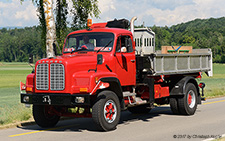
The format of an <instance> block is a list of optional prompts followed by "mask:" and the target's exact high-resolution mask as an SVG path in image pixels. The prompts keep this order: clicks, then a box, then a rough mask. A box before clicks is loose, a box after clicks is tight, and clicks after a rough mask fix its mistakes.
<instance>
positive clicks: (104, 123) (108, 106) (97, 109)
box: [92, 90, 121, 131]
mask: <svg viewBox="0 0 225 141" xmlns="http://www.w3.org/2000/svg"><path fill="white" fill-rule="evenodd" d="M120 111H121V110H120V102H119V99H118V97H117V95H116V94H115V93H114V92H112V91H108V90H105V91H102V92H100V93H99V94H98V97H97V101H96V102H95V104H94V105H93V107H92V118H93V120H94V122H95V123H96V125H97V127H98V128H99V129H100V130H103V131H109V130H114V129H116V126H117V124H118V123H119V120H120Z"/></svg>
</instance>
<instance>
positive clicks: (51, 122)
mask: <svg viewBox="0 0 225 141" xmlns="http://www.w3.org/2000/svg"><path fill="white" fill-rule="evenodd" d="M49 110H50V106H47V105H46V106H45V105H33V117H34V120H35V122H36V123H37V125H39V126H40V127H43V128H48V127H54V126H55V125H56V124H57V123H58V121H59V119H60V116H57V115H53V114H50V113H49Z"/></svg>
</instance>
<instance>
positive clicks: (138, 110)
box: [127, 104, 151, 114]
mask: <svg viewBox="0 0 225 141" xmlns="http://www.w3.org/2000/svg"><path fill="white" fill-rule="evenodd" d="M127 110H128V111H129V112H131V113H133V114H146V113H149V112H150V110H151V108H150V105H149V104H144V105H138V106H135V107H128V108H127Z"/></svg>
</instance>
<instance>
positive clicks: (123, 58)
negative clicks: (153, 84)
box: [115, 35, 136, 86]
mask: <svg viewBox="0 0 225 141" xmlns="http://www.w3.org/2000/svg"><path fill="white" fill-rule="evenodd" d="M115 58H116V63H115V67H116V73H117V75H118V77H119V80H120V83H121V85H122V86H125V85H135V83H136V67H135V66H136V62H135V50H134V49H133V44H132V39H131V36H130V35H120V36H119V37H118V38H117V44H116V53H115Z"/></svg>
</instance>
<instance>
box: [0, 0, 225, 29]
mask: <svg viewBox="0 0 225 141" xmlns="http://www.w3.org/2000/svg"><path fill="white" fill-rule="evenodd" d="M69 5H70V4H69ZM98 5H99V9H100V11H101V14H100V15H99V16H100V19H95V18H94V19H93V22H105V21H107V20H112V19H114V18H117V19H119V18H127V19H131V18H132V17H133V16H137V17H138V20H137V21H136V23H135V24H136V25H140V24H142V23H143V22H144V24H145V26H152V25H157V26H165V25H166V26H171V25H174V24H179V23H182V22H187V21H190V20H194V19H196V18H199V19H206V18H211V17H213V18H219V17H223V16H225V8H224V5H225V1H224V0H216V1H215V0H99V3H98ZM33 25H38V17H37V13H36V7H35V6H34V5H33V3H32V2H31V0H25V2H23V4H22V5H21V3H20V0H1V1H0V27H6V26H22V27H25V26H33Z"/></svg>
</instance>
